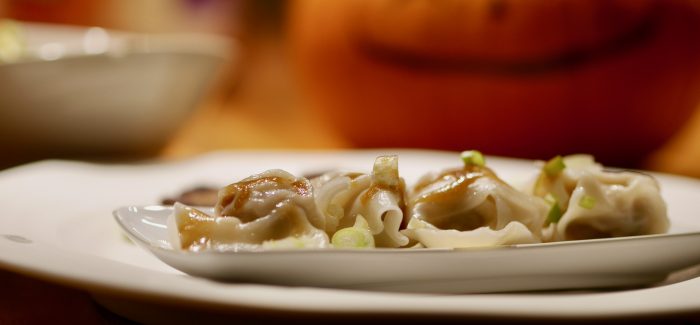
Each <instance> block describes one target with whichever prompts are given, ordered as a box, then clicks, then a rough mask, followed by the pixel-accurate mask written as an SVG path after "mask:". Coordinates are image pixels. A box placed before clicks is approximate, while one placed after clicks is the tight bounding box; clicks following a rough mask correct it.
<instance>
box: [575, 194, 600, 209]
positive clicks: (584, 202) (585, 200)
mask: <svg viewBox="0 0 700 325" xmlns="http://www.w3.org/2000/svg"><path fill="white" fill-rule="evenodd" d="M595 203H596V201H595V198H594V197H592V196H590V195H584V196H582V197H581V199H580V200H578V206H580V207H582V208H584V209H589V210H590V209H593V208H594V207H595Z"/></svg>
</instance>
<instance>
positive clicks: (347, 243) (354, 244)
mask: <svg viewBox="0 0 700 325" xmlns="http://www.w3.org/2000/svg"><path fill="white" fill-rule="evenodd" d="M331 244H333V247H335V248H374V236H372V232H371V231H370V230H369V224H368V223H367V220H365V218H364V217H362V215H357V218H356V219H355V224H354V225H353V226H352V227H347V228H343V229H340V230H338V231H336V232H335V234H333V238H331Z"/></svg>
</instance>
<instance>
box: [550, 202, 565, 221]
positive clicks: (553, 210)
mask: <svg viewBox="0 0 700 325" xmlns="http://www.w3.org/2000/svg"><path fill="white" fill-rule="evenodd" d="M562 215H563V213H562V212H561V208H560V207H559V202H558V201H556V200H555V201H554V203H552V206H551V207H550V208H549V213H547V224H550V223H557V222H559V219H561V216H562Z"/></svg>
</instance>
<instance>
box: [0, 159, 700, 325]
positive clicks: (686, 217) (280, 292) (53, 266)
mask: <svg viewBox="0 0 700 325" xmlns="http://www.w3.org/2000/svg"><path fill="white" fill-rule="evenodd" d="M379 153H383V154H385V153H398V154H399V155H400V171H401V173H402V175H403V176H404V177H406V179H407V182H409V183H410V182H413V181H415V180H416V178H417V177H418V176H419V175H420V174H421V173H423V172H425V171H426V169H439V168H444V167H448V166H454V165H455V164H458V163H459V161H455V160H456V156H455V154H448V153H440V152H426V151H399V150H389V151H387V150H382V151H377V152H372V151H343V152H308V153H298V152H231V153H214V154H210V155H206V156H201V157H200V158H197V159H193V160H188V161H180V162H171V163H149V164H140V165H96V164H87V163H78V162H66V161H46V162H39V163H35V164H31V165H27V166H23V167H19V168H15V169H11V170H7V171H4V172H2V173H0V193H2V195H0V197H2V201H1V202H0V203H1V204H2V215H1V216H0V266H1V267H3V268H7V269H10V270H14V271H18V272H23V273H26V274H30V275H33V276H38V277H42V278H45V279H50V280H54V281H57V282H61V283H64V284H69V285H72V286H75V287H77V288H81V289H85V290H88V291H91V292H93V293H94V294H96V295H99V296H100V297H104V295H108V296H109V297H110V299H102V298H101V299H100V300H101V301H102V302H103V303H106V304H108V306H109V308H112V309H113V310H116V311H118V312H122V313H126V314H127V315H128V316H129V317H133V318H136V319H144V320H154V319H158V318H147V317H146V316H145V314H144V313H147V312H149V310H144V309H145V308H143V307H142V308H141V309H138V304H133V305H128V302H129V301H137V302H141V301H144V300H148V301H158V302H160V303H163V304H168V303H172V304H174V305H178V306H183V305H187V306H190V307H191V308H196V309H200V310H206V311H211V310H212V309H213V308H215V309H217V310H218V311H226V312H236V313H244V312H245V311H246V310H254V311H256V312H262V313H267V314H270V313H275V312H276V313H284V314H289V313H295V314H300V313H301V314H309V313H312V314H324V315H329V314H331V315H332V314H335V313H342V314H343V315H374V314H378V313H381V314H394V315H396V314H400V315H403V316H416V317H418V316H426V315H428V316H431V317H432V316H440V317H445V316H453V317H464V316H477V317H546V318H557V317H577V318H591V317H621V316H644V315H651V314H668V313H687V312H697V311H700V300H698V299H696V297H697V296H698V295H699V294H700V279H698V278H694V276H695V275H696V273H697V272H695V271H694V270H692V269H691V270H688V271H686V272H685V273H682V274H681V276H683V277H685V278H691V279H689V280H685V281H680V282H676V283H670V284H668V285H663V286H656V287H650V288H641V289H631V290H619V291H610V292H584V293H581V292H577V293H560V292H557V293H538V294H523V293H520V294H489V295H475V294H464V295H434V294H430V295H428V294H406V293H386V292H370V291H358V290H343V289H323V288H313V287H284V286H274V285H262V284H232V283H222V282H216V281H211V280H206V279H203V278H197V277H191V276H186V275H183V273H182V272H180V271H177V270H175V269H173V268H172V267H170V266H168V265H166V264H165V263H163V262H161V261H160V260H158V259H157V258H156V257H154V256H153V255H151V254H150V253H149V252H147V251H146V250H144V249H142V248H140V247H137V246H136V245H133V244H131V243H129V242H128V241H127V240H125V239H124V238H123V235H122V234H121V230H120V229H119V227H118V226H117V224H116V223H115V222H114V220H113V218H112V216H111V212H112V210H114V208H115V207H119V206H124V205H129V204H133V205H143V206H145V205H150V204H153V203H156V202H158V201H159V200H160V199H161V198H162V197H164V196H171V195H173V194H176V193H178V192H180V191H181V190H183V189H186V188H189V187H191V186H193V185H200V184H208V185H214V186H219V185H224V184H225V183H228V182H231V181H234V180H237V179H240V178H242V177H244V176H247V175H249V174H252V173H256V172H260V171H262V170H265V169H268V168H279V167H282V168H285V169H287V170H288V171H290V172H292V173H295V174H303V173H307V172H315V171H319V170H324V169H327V168H332V167H340V168H350V169H359V170H369V169H370V168H371V164H372V161H373V159H374V157H375V156H376V155H377V154H379ZM489 163H490V165H492V167H493V168H494V169H495V170H496V171H497V172H498V173H499V174H500V175H501V176H503V177H504V178H506V179H507V180H511V181H515V182H518V181H523V180H524V179H526V178H527V177H529V175H531V174H532V173H533V172H534V171H535V170H534V167H533V166H532V165H531V163H530V162H527V161H519V160H510V159H496V158H490V159H489ZM657 176H658V177H659V181H660V182H661V184H662V193H663V195H664V197H665V199H666V200H667V202H668V205H669V214H670V216H671V219H672V227H671V232H672V233H686V232H695V231H699V230H700V220H698V218H697V217H698V215H697V211H699V210H700V201H699V200H698V198H699V197H700V182H698V181H696V180H692V179H687V178H681V177H674V176H667V175H657ZM681 237H682V236H681ZM640 243H643V242H641V241H640ZM640 247H641V246H640ZM446 253H454V252H446ZM648 253H649V252H647V251H646V250H638V252H637V254H639V255H644V254H648ZM576 257H580V256H576ZM372 266H373V265H363V266H360V267H358V268H359V269H362V268H364V269H365V272H371V268H372ZM676 279H678V278H674V279H672V280H676ZM671 282H673V281H671ZM114 297H118V298H119V299H120V300H118V301H115V300H114V299H113V298H114ZM151 311H153V312H157V310H156V309H153V310H151ZM151 316H152V317H159V316H153V315H151ZM161 316H162V315H161Z"/></svg>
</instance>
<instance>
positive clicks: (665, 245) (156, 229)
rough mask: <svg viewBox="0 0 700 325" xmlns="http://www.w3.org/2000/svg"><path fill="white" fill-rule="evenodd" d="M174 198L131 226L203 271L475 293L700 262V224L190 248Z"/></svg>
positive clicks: (650, 279)
mask: <svg viewBox="0 0 700 325" xmlns="http://www.w3.org/2000/svg"><path fill="white" fill-rule="evenodd" d="M171 213H172V208H171V207H167V206H144V207H136V206H131V207H123V208H120V209H117V210H115V211H114V217H115V219H116V221H117V223H119V225H120V226H121V227H122V229H123V230H124V231H125V232H126V234H127V235H128V236H129V237H130V238H131V239H132V240H133V241H134V242H136V243H137V244H139V245H140V246H142V247H144V248H146V249H148V250H150V251H151V252H152V253H153V254H154V255H155V256H156V257H158V258H159V259H160V260H162V261H163V262H165V263H167V264H168V265H170V266H172V267H174V268H176V269H178V270H180V271H182V272H185V273H187V274H190V275H193V276H199V277H205V278H210V279H216V280H224V281H236V282H255V283H266V284H278V285H291V286H318V287H335V288H354V289H363V290H382V291H401V292H434V293H476V292H504V291H531V290H555V289H580V288H607V287H627V286H639V285H646V284H652V283H655V282H660V281H662V280H664V279H665V278H666V277H667V276H668V275H669V274H670V273H672V272H674V271H677V270H680V269H683V268H686V267H689V266H693V265H695V264H698V263H700V250H698V249H696V247H700V232H693V233H679V234H678V233H677V234H666V235H648V236H635V237H623V238H609V239H594V240H579V241H568V242H557V243H546V244H528V245H514V246H507V247H493V248H473V249H454V250H451V249H371V250H347V249H344V250H341V249H307V250H303V249H302V250H266V251H237V252H214V251H212V252H197V253H193V252H187V251H183V250H179V249H175V248H173V247H172V246H171V244H170V241H169V239H168V229H167V219H168V216H169V215H170V214H171Z"/></svg>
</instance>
